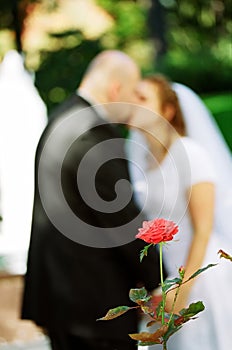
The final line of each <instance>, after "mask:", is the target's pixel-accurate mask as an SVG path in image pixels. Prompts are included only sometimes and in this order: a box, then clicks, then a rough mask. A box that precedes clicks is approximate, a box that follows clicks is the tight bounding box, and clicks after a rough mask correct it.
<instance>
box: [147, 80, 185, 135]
mask: <svg viewBox="0 0 232 350" xmlns="http://www.w3.org/2000/svg"><path fill="white" fill-rule="evenodd" d="M143 80H145V81H148V82H150V83H151V84H153V85H155V86H157V87H158V93H159V98H160V102H161V107H162V108H163V107H164V106H166V105H167V104H171V105H173V106H174V108H175V111H176V113H175V115H174V117H173V118H172V120H171V121H170V124H171V125H172V126H173V127H174V128H175V129H176V131H177V132H178V133H179V134H180V135H181V136H184V135H186V128H185V123H184V118H183V114H182V111H181V108H180V104H179V100H178V97H177V94H176V92H175V91H174V90H173V89H172V86H171V82H170V81H169V80H168V79H167V78H166V77H165V76H164V75H161V74H154V75H149V76H146V77H145V78H144V79H143Z"/></svg>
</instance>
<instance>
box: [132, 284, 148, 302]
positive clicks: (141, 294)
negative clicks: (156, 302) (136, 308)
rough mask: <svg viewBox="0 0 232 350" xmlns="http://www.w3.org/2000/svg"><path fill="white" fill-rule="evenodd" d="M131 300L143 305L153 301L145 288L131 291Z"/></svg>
mask: <svg viewBox="0 0 232 350" xmlns="http://www.w3.org/2000/svg"><path fill="white" fill-rule="evenodd" d="M129 298H130V300H132V301H133V302H134V303H137V304H138V305H141V304H144V303H146V302H147V301H149V300H150V299H151V295H148V294H147V290H146V289H145V288H144V287H142V288H135V289H131V290H130V292H129Z"/></svg>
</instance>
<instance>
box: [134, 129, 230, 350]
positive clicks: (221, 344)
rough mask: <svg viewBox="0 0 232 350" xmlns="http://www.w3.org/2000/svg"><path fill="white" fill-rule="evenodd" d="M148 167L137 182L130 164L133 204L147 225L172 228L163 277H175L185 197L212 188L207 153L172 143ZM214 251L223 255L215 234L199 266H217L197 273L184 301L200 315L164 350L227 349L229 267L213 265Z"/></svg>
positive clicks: (188, 230) (188, 143) (185, 141)
mask: <svg viewBox="0 0 232 350" xmlns="http://www.w3.org/2000/svg"><path fill="white" fill-rule="evenodd" d="M132 134H133V136H132V138H131V140H134V141H132V142H136V143H138V139H140V138H141V137H142V136H141V135H140V134H137V135H136V132H135V133H132ZM135 139H136V141H135ZM140 141H141V139H140ZM143 145H144V140H143ZM134 149H135V148H134ZM147 158H149V155H147ZM146 164H147V168H146ZM148 164H149V161H148V159H146V157H142V158H141V164H140V166H141V168H142V169H143V176H142V172H141V171H139V172H138V163H137V164H136V166H135V164H132V163H131V166H130V169H131V176H132V180H133V182H134V187H135V192H136V198H137V201H138V203H139V205H140V206H141V208H143V210H144V212H145V214H146V216H147V217H148V219H149V220H151V219H154V218H157V217H162V218H165V219H169V220H173V221H174V222H175V223H177V224H178V226H179V233H178V234H177V235H175V239H174V241H172V242H168V244H167V245H166V246H165V247H164V252H163V255H164V263H165V265H166V268H167V272H168V275H169V277H177V276H178V268H179V267H180V266H181V265H185V261H186V255H187V253H188V249H189V246H190V244H191V239H192V234H193V229H192V225H191V220H190V216H189V211H188V196H187V195H186V194H187V193H188V190H189V188H190V187H191V186H192V185H194V184H196V183H199V182H213V183H217V178H216V176H215V171H214V168H213V164H212V163H211V160H210V157H209V155H208V153H207V152H206V151H205V149H204V148H202V146H201V145H199V144H198V143H196V142H195V141H193V140H192V139H191V138H189V137H180V138H178V139H177V140H176V141H175V142H174V143H173V144H172V146H171V147H170V149H169V152H168V154H167V156H166V157H165V159H164V160H163V161H162V163H161V164H159V165H158V166H157V167H156V168H153V169H149V168H148ZM139 173H140V176H139ZM219 249H223V250H225V251H228V245H227V242H226V241H223V240H221V239H220V232H219V231H218V232H216V231H214V232H213V234H212V237H211V239H210V243H209V246H208V249H207V253H206V256H205V261H204V263H203V266H206V265H207V264H209V263H215V262H218V265H217V266H216V267H212V268H211V269H209V270H207V271H205V272H203V273H202V274H201V275H200V276H199V277H198V278H197V279H196V280H195V283H194V287H193V289H192V292H191V295H190V298H189V303H191V302H194V301H199V300H201V301H203V303H204V305H205V310H204V311H203V312H201V313H200V314H199V315H198V316H199V317H198V319H197V320H193V321H189V322H188V323H186V324H185V325H183V327H182V329H181V330H180V331H178V332H177V333H176V334H175V335H173V336H172V337H171V338H170V340H169V342H168V349H169V350H196V349H202V350H228V349H232V336H231V325H232V303H231V302H230V298H231V297H230V295H231V289H232V264H231V263H230V262H229V261H225V260H223V259H219V257H218V254H217V252H218V250H219ZM228 252H229V251H228ZM146 331H150V330H149V329H146ZM161 348H162V347H161V346H159V345H155V346H154V350H155V349H157V350H158V349H161ZM141 349H144V347H142V348H141ZM150 349H153V347H149V350H150Z"/></svg>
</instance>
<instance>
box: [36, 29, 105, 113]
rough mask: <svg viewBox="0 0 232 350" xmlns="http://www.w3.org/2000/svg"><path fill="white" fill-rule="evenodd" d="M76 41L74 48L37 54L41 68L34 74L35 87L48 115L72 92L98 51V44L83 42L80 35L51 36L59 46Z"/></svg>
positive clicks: (77, 33)
mask: <svg viewBox="0 0 232 350" xmlns="http://www.w3.org/2000/svg"><path fill="white" fill-rule="evenodd" d="M70 35H72V37H75V38H76V41H77V42H78V45H77V46H74V47H71V48H62V49H59V50H57V51H52V52H50V51H43V52H41V61H42V63H41V65H40V67H39V69H38V70H37V72H36V80H35V84H36V86H37V88H38V90H39V92H40V95H41V97H42V99H43V100H44V101H45V103H46V105H47V108H48V111H51V110H52V109H53V108H54V107H55V106H56V105H58V104H60V103H61V102H62V101H63V100H65V99H66V98H67V97H68V96H69V95H70V94H71V93H73V92H74V91H75V89H76V88H77V87H78V84H79V82H80V80H81V78H82V75H83V72H84V71H85V69H86V68H87V65H88V63H89V62H90V61H91V59H92V57H93V56H95V55H96V54H97V53H99V52H100V51H101V50H102V46H101V44H100V42H99V40H86V39H85V38H84V36H83V34H82V33H81V32H80V31H73V32H66V33H62V35H60V34H57V35H55V34H53V36H56V37H57V39H59V40H60V41H61V42H62V41H65V40H67V38H68V37H70Z"/></svg>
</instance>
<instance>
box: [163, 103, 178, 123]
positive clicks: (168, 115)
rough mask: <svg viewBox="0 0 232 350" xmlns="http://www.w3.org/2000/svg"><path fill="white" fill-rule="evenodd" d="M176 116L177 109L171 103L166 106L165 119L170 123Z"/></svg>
mask: <svg viewBox="0 0 232 350" xmlns="http://www.w3.org/2000/svg"><path fill="white" fill-rule="evenodd" d="M175 115H176V107H175V106H174V105H173V104H171V103H168V104H166V105H165V107H164V117H165V119H166V120H168V121H169V122H170V121H172V119H173V118H174V117H175Z"/></svg>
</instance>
